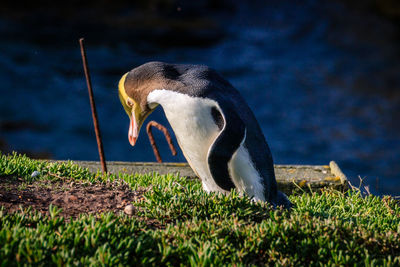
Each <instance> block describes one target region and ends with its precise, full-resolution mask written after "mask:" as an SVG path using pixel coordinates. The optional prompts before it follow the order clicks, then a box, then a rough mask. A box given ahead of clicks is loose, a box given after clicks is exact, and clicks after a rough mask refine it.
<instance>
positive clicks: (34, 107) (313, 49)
mask: <svg viewBox="0 0 400 267" xmlns="http://www.w3.org/2000/svg"><path fill="white" fill-rule="evenodd" d="M399 19H400V4H399V2H398V1H396V0H383V1H378V0H370V1H339V0H336V1H335V0H330V1H328V0H325V1H316V0H310V1H289V0H281V1H248V2H247V1H234V0H225V1H222V0H219V1H212V0H209V1H206V0H199V1H176V0H154V1H153V0H149V1H144V0H143V1H136V2H133V3H132V2H131V1H87V2H85V3H81V2H80V1H65V2H63V3H54V2H45V1H2V4H1V7H0V90H1V91H0V93H1V98H0V150H1V151H3V152H10V151H13V150H16V151H18V152H20V153H27V154H28V155H29V156H32V157H36V158H52V159H73V160H98V153H97V146H96V141H95V137H94V132H93V126H92V121H91V114H90V107H89V100H88V94H87V88H86V84H85V80H84V76H83V72H82V63H81V58H80V51H79V45H78V39H79V38H80V37H85V38H86V46H87V53H88V60H89V65H90V69H91V75H92V82H93V86H94V93H95V97H96V103H97V108H98V113H99V119H100V126H101V130H102V135H103V141H104V148H105V153H106V157H107V160H120V161H154V156H153V153H152V150H151V148H150V145H149V141H148V139H147V136H146V134H145V131H143V129H142V132H141V135H140V138H139V141H138V144H137V145H136V146H135V147H134V148H132V147H131V146H130V145H129V143H128V138H127V134H128V124H129V121H128V117H127V115H126V114H125V113H124V111H123V109H122V106H121V105H120V103H119V99H118V95H117V84H118V80H119V79H120V77H121V76H122V75H123V74H124V73H125V72H127V71H129V70H130V69H132V68H134V67H135V66H138V65H140V64H143V63H145V62H148V61H153V60H159V61H166V62H171V63H193V64H205V65H209V66H211V67H212V68H214V69H216V70H217V71H219V72H220V73H221V74H222V75H223V76H224V77H225V78H226V79H228V80H229V81H230V82H231V83H232V84H233V85H234V86H235V87H236V88H237V89H238V90H239V91H240V92H241V93H242V94H243V96H244V97H245V99H246V100H247V102H248V104H249V105H250V107H251V108H252V109H253V111H254V113H255V115H256V117H257V119H258V120H259V122H260V124H261V127H262V129H263V131H264V134H265V136H266V138H267V141H268V142H269V144H270V147H271V150H272V153H273V156H274V159H275V163H278V164H327V163H329V161H330V160H335V161H337V162H338V164H339V166H340V167H341V168H342V169H343V171H344V172H345V174H347V175H348V176H349V178H350V179H351V181H353V182H354V183H356V184H358V176H360V177H362V178H365V183H367V184H370V186H371V188H372V191H373V192H374V193H377V194H392V195H399V194H400V193H399V192H400V180H399V173H400V164H399V159H400V135H399V133H400V126H399V124H400V123H399V113H400V91H399V89H400V50H399V48H400V46H399V44H400V38H399V37H400V35H399V33H400V27H399V21H400V20H399ZM150 119H154V120H156V121H158V122H160V123H162V124H164V125H168V122H167V121H166V119H165V118H164V116H163V111H162V109H159V110H157V112H155V113H154V114H153V115H152V116H151V117H150ZM156 139H157V140H158V144H159V145H160V147H161V149H160V150H161V154H162V156H163V158H164V160H166V161H184V160H185V159H184V157H183V155H182V154H181V152H179V155H178V156H177V157H176V158H174V157H172V156H170V154H169V151H168V147H167V145H166V144H165V141H164V140H163V138H162V136H161V135H160V134H158V133H156Z"/></svg>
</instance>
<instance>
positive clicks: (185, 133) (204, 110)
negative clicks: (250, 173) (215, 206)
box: [147, 90, 226, 192]
mask: <svg viewBox="0 0 400 267" xmlns="http://www.w3.org/2000/svg"><path fill="white" fill-rule="evenodd" d="M147 101H148V103H158V104H160V105H161V106H162V107H163V109H164V112H165V115H166V117H167V119H168V121H169V123H170V124H171V127H172V129H173V130H174V133H175V136H176V138H177V140H178V143H179V146H180V147H181V149H182V151H183V154H184V155H185V158H186V159H187V161H188V163H189V165H190V166H191V167H192V169H193V170H194V171H195V172H196V174H197V175H198V176H199V177H200V178H201V180H202V183H203V188H204V190H206V191H208V192H209V191H219V192H226V191H225V190H223V189H221V188H220V187H219V186H218V185H217V184H216V183H215V182H214V179H213V178H212V176H211V173H210V170H209V167H208V160H207V155H208V150H209V148H210V146H211V145H212V144H213V142H214V140H215V138H216V137H217V136H218V133H219V129H218V126H217V125H216V124H215V122H214V120H213V118H212V116H211V108H212V107H218V104H217V103H216V102H215V101H213V100H210V99H205V98H197V97H191V96H188V95H186V94H181V93H178V92H174V91H169V90H154V91H152V92H151V93H150V94H149V95H148V97H147Z"/></svg>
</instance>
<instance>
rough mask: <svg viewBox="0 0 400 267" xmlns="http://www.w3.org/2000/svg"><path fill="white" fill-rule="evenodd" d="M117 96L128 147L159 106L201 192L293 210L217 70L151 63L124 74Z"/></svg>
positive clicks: (262, 143)
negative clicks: (234, 192) (246, 198)
mask: <svg viewBox="0 0 400 267" xmlns="http://www.w3.org/2000/svg"><path fill="white" fill-rule="evenodd" d="M118 92H119V98H120V101H121V103H122V106H123V108H124V109H125V111H126V113H127V114H128V116H129V118H130V125H129V131H128V140H129V143H130V144H131V145H132V146H134V145H135V143H136V140H137V138H138V136H139V132H140V128H141V126H142V124H143V122H144V121H145V119H146V118H147V116H149V115H150V114H151V113H152V112H153V111H154V109H156V108H157V107H158V106H161V107H162V109H163V110H164V113H165V116H166V117H167V120H168V122H169V123H170V125H171V127H172V129H173V131H174V133H175V136H176V139H177V141H178V144H179V146H180V148H181V150H182V152H183V155H184V156H185V158H186V160H187V162H188V163H189V165H190V167H191V168H192V169H193V171H194V172H195V173H196V175H197V176H198V177H199V178H200V179H201V182H202V186H203V189H204V190H205V191H207V192H221V193H228V192H230V190H231V189H234V188H236V190H237V191H238V192H239V193H240V194H246V195H247V196H249V197H250V198H252V199H253V200H255V201H267V202H269V203H270V204H272V205H273V206H274V207H276V206H283V207H285V208H288V209H289V208H290V207H291V203H290V201H289V200H288V198H287V197H286V195H285V194H284V193H282V192H280V191H278V189H277V183H276V179H275V173H274V165H273V159H272V155H271V152H270V149H269V146H268V144H267V142H266V140H265V137H264V135H263V133H262V131H261V128H260V126H259V124H258V122H257V120H256V118H255V116H254V114H253V112H252V111H251V110H250V108H249V106H248V105H247V104H246V102H245V100H244V99H243V97H242V96H241V95H240V93H239V92H238V91H237V90H236V89H235V88H234V87H233V86H232V85H231V84H230V83H229V82H228V81H227V80H225V79H224V78H222V76H220V75H219V74H218V73H217V72H216V71H215V70H213V69H211V68H209V67H207V66H203V65H186V64H169V63H164V62H149V63H146V64H143V65H141V66H139V67H137V68H134V69H132V70H131V71H129V72H128V73H125V74H124V75H123V76H122V78H121V79H120V81H119V84H118Z"/></svg>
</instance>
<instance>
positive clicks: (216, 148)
mask: <svg viewBox="0 0 400 267" xmlns="http://www.w3.org/2000/svg"><path fill="white" fill-rule="evenodd" d="M220 104H221V103H220ZM221 108H223V107H221ZM223 110H224V114H223V115H222V114H221V112H220V111H218V110H217V109H216V108H213V109H212V110H211V114H212V116H213V118H214V121H215V123H216V124H217V125H218V127H220V128H222V130H221V132H220V133H219V135H218V136H217V138H216V139H215V141H214V143H213V144H212V145H211V147H210V149H209V151H208V166H209V168H210V172H211V175H212V177H213V178H214V180H215V183H216V184H217V185H218V186H219V187H221V188H222V189H224V190H226V191H230V190H231V189H233V188H235V185H234V183H233V181H232V179H231V177H230V175H229V170H228V163H229V161H230V160H231V158H232V156H233V154H234V153H235V151H236V150H237V149H238V148H239V146H240V144H241V142H242V141H243V138H244V137H245V131H246V127H245V124H244V123H243V121H242V120H241V119H240V117H239V115H238V114H237V113H236V111H235V110H232V109H230V108H228V109H223Z"/></svg>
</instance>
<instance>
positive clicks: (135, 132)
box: [128, 110, 139, 146]
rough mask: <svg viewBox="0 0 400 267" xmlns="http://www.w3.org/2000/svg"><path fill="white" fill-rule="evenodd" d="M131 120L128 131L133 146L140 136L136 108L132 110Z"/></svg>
mask: <svg viewBox="0 0 400 267" xmlns="http://www.w3.org/2000/svg"><path fill="white" fill-rule="evenodd" d="M130 117H131V122H130V124H129V132H128V139H129V143H130V144H131V146H134V145H135V144H136V140H137V138H138V136H139V126H138V123H137V121H136V116H135V112H134V110H132V115H131V116H130Z"/></svg>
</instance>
